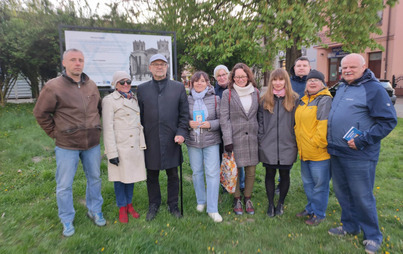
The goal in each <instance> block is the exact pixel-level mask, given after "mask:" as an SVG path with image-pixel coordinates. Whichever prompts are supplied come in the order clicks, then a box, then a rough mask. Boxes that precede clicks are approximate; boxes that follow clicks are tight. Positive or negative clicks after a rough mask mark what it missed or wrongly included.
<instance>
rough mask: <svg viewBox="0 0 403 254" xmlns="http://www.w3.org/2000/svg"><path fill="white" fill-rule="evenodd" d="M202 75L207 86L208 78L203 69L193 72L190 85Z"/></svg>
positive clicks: (208, 84)
mask: <svg viewBox="0 0 403 254" xmlns="http://www.w3.org/2000/svg"><path fill="white" fill-rule="evenodd" d="M201 77H203V78H204V80H206V83H207V86H210V78H209V76H208V74H207V73H205V72H204V71H197V72H195V74H193V76H192V78H191V79H190V86H191V87H193V83H194V82H196V81H199V79H200V78H201Z"/></svg>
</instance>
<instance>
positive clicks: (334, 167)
mask: <svg viewBox="0 0 403 254" xmlns="http://www.w3.org/2000/svg"><path fill="white" fill-rule="evenodd" d="M341 67H342V80H341V82H342V84H341V85H340V87H339V89H338V90H337V93H336V96H335V97H334V99H333V103H332V108H331V110H330V114H329V119H328V137H327V139H328V152H329V154H330V155H331V159H330V164H331V171H332V177H333V189H334V192H335V194H336V197H337V199H338V201H339V203H340V206H341V208H342V213H341V222H342V224H343V226H340V227H337V228H331V229H330V230H329V231H328V232H329V234H331V235H345V234H347V233H348V234H358V233H359V232H360V230H362V231H363V232H364V242H363V244H364V245H365V251H366V252H367V253H376V252H377V251H378V249H379V248H380V245H381V243H382V233H381V231H380V230H379V224H378V215H377V211H376V201H375V196H374V195H373V188H374V183H375V168H376V164H377V162H378V157H379V152H380V148H381V139H383V138H384V137H386V136H387V135H388V134H389V133H390V132H391V131H392V130H393V128H394V127H395V126H396V124H397V117H396V111H395V108H394V107H393V105H392V102H391V100H390V98H389V96H388V94H387V93H386V91H385V89H384V88H383V87H382V86H381V85H380V83H379V81H378V80H377V79H376V78H375V76H374V74H373V73H372V71H371V70H369V69H366V65H365V59H364V58H363V57H362V56H361V55H359V54H349V55H347V56H345V57H344V58H343V59H342V61H341ZM353 126H354V127H355V128H357V129H358V130H359V131H361V132H362V134H361V135H357V136H355V137H354V138H352V139H350V140H348V141H347V140H345V139H344V138H343V136H344V135H345V134H346V132H348V131H349V129H350V128H351V127H353Z"/></svg>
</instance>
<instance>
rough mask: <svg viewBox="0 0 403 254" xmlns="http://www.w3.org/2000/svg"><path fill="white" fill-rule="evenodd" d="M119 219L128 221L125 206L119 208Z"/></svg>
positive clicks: (123, 221) (122, 221)
mask: <svg viewBox="0 0 403 254" xmlns="http://www.w3.org/2000/svg"><path fill="white" fill-rule="evenodd" d="M119 221H120V222H121V223H127V222H128V221H129V218H128V217H127V206H122V207H121V208H119Z"/></svg>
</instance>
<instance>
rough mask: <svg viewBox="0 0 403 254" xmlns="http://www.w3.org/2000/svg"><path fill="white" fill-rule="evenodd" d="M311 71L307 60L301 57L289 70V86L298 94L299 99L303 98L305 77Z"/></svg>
mask: <svg viewBox="0 0 403 254" xmlns="http://www.w3.org/2000/svg"><path fill="white" fill-rule="evenodd" d="M310 71H311V65H310V63H309V59H308V58H307V57H305V56H301V57H299V58H297V60H295V63H294V66H293V67H292V68H291V71H290V73H291V79H290V80H291V86H292V90H294V91H295V92H296V93H298V94H299V98H302V97H304V93H305V85H306V77H307V76H308V74H309V72H310Z"/></svg>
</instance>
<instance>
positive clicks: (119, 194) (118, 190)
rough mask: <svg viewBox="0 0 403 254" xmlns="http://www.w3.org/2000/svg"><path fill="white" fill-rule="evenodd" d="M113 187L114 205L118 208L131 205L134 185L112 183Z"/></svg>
mask: <svg viewBox="0 0 403 254" xmlns="http://www.w3.org/2000/svg"><path fill="white" fill-rule="evenodd" d="M113 186H114V187H115V196H116V205H117V206H118V207H119V208H120V207H124V206H127V205H128V204H131V203H132V199H133V189H134V183H122V182H113Z"/></svg>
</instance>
